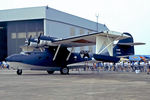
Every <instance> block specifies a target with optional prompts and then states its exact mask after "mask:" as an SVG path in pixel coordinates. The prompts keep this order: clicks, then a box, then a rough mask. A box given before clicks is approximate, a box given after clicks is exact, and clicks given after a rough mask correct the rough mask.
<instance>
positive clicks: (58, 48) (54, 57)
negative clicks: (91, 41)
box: [53, 44, 61, 61]
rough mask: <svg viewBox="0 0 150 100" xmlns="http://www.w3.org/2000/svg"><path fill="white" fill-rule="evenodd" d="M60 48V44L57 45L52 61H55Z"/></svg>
mask: <svg viewBox="0 0 150 100" xmlns="http://www.w3.org/2000/svg"><path fill="white" fill-rule="evenodd" d="M60 47H61V44H59V45H58V47H57V50H56V53H55V55H54V58H53V61H54V60H55V59H56V56H57V54H58V51H59V49H60Z"/></svg>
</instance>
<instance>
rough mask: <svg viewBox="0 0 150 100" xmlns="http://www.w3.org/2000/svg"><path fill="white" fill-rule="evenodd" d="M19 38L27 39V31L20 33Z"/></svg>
mask: <svg viewBox="0 0 150 100" xmlns="http://www.w3.org/2000/svg"><path fill="white" fill-rule="evenodd" d="M18 38H19V39H25V38H26V33H25V32H22V33H18Z"/></svg>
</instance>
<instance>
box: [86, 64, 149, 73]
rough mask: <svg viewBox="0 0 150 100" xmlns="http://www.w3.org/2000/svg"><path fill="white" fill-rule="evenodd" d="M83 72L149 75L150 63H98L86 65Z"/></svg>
mask: <svg viewBox="0 0 150 100" xmlns="http://www.w3.org/2000/svg"><path fill="white" fill-rule="evenodd" d="M83 70H84V71H86V70H91V71H98V72H100V71H116V72H136V73H140V72H146V73H147V74H150V62H119V63H109V62H104V63H103V62H99V63H93V65H92V66H91V65H90V64H88V63H86V64H85V67H84V68H83Z"/></svg>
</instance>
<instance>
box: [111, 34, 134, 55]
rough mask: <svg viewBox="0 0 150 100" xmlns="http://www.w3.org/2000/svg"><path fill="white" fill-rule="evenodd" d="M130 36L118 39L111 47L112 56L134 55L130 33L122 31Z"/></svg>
mask: <svg viewBox="0 0 150 100" xmlns="http://www.w3.org/2000/svg"><path fill="white" fill-rule="evenodd" d="M123 34H125V35H128V36H130V37H129V38H126V39H122V40H119V42H118V43H117V44H116V46H115V47H114V48H113V56H128V55H134V40H133V37H132V35H131V34H129V33H123Z"/></svg>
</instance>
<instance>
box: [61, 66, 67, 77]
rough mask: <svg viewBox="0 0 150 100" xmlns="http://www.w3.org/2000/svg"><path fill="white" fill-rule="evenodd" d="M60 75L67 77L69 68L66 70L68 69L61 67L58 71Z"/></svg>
mask: <svg viewBox="0 0 150 100" xmlns="http://www.w3.org/2000/svg"><path fill="white" fill-rule="evenodd" d="M60 73H61V74H62V75H67V74H69V68H68V67H62V68H61V69H60Z"/></svg>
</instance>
